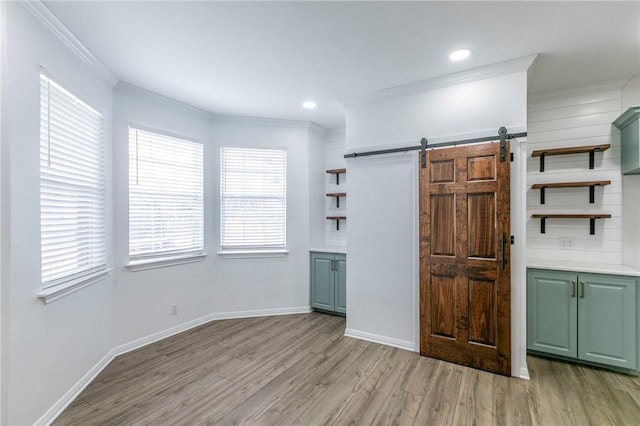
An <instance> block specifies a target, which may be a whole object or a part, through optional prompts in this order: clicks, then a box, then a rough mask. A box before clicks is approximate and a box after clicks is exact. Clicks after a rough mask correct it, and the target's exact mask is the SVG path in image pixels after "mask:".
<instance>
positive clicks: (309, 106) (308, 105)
mask: <svg viewBox="0 0 640 426" xmlns="http://www.w3.org/2000/svg"><path fill="white" fill-rule="evenodd" d="M302 107H303V108H304V109H315V108H316V103H315V102H314V101H304V102H303V103H302Z"/></svg>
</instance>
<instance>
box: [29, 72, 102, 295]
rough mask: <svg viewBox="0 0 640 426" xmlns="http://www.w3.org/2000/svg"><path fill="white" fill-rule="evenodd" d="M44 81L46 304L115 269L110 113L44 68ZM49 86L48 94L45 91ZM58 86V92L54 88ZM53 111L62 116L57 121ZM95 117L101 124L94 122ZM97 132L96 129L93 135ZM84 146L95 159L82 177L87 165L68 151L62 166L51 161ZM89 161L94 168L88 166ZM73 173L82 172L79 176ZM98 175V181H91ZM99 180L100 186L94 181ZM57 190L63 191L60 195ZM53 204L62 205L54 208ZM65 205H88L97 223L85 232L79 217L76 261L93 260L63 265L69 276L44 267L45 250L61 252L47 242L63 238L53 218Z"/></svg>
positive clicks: (41, 194) (43, 278) (42, 271)
mask: <svg viewBox="0 0 640 426" xmlns="http://www.w3.org/2000/svg"><path fill="white" fill-rule="evenodd" d="M39 84H40V110H39V113H40V117H39V124H40V132H39V151H40V152H39V158H38V162H39V173H38V182H39V216H40V234H39V235H40V244H39V245H40V280H41V290H40V292H38V294H37V295H38V297H41V298H43V299H44V301H45V303H48V302H49V301H51V300H55V299H57V298H59V297H62V296H63V295H66V294H68V293H70V292H73V291H75V290H76V289H79V288H82V287H85V286H87V285H89V284H92V283H94V282H97V281H99V280H100V279H101V278H102V277H103V276H105V275H106V274H107V273H108V272H109V271H111V268H109V267H108V266H107V262H108V256H107V252H108V250H107V244H108V237H107V231H108V229H107V228H108V227H107V209H106V207H107V206H106V205H107V173H108V171H107V157H106V127H107V119H106V117H105V114H103V113H101V112H100V111H98V109H96V108H94V107H93V106H91V105H90V104H89V103H87V102H85V101H84V100H83V99H82V98H81V97H79V96H77V95H75V94H74V93H73V92H72V91H70V90H68V89H67V88H66V87H65V86H63V85H62V84H60V83H58V81H57V80H55V79H53V78H51V77H50V76H49V75H48V74H47V73H45V72H43V71H42V70H41V72H40V75H39ZM45 85H46V94H45V91H44V88H45ZM52 88H53V89H54V90H55V92H52ZM52 100H53V101H56V100H57V101H59V102H58V103H57V104H56V105H55V106H54V109H52ZM45 107H46V111H45V109H44V108H45ZM74 108H75V109H76V111H75V112H74V111H73V109H74ZM53 113H55V114H56V115H58V114H59V115H60V116H59V117H56V118H55V119H52V114H53ZM88 117H89V118H88ZM45 120H46V123H45ZM61 120H62V121H61ZM94 120H95V122H93V121H94ZM62 123H64V124H62ZM70 123H72V124H70ZM78 123H81V125H82V126H88V128H90V129H91V130H89V131H87V128H83V130H78V126H77V124H78ZM92 126H94V127H95V129H93V128H92ZM52 127H56V130H54V131H52V130H53V129H52ZM94 130H95V133H92V131H94ZM80 133H83V134H84V135H88V136H87V137H86V138H85V137H84V135H83V136H79V134H80ZM54 140H55V142H54ZM56 145H57V147H56ZM79 148H85V149H87V151H92V154H93V157H90V161H87V162H83V163H82V174H80V175H78V171H79V170H81V169H80V168H78V167H77V166H73V165H72V161H71V160H70V159H69V158H67V157H66V156H64V155H59V157H58V158H59V159H62V160H61V161H60V162H59V163H58V164H59V165H61V167H59V168H57V169H56V168H54V167H52V166H51V159H52V158H54V157H52V153H54V152H56V153H58V154H65V153H67V154H68V153H70V152H72V151H73V150H74V149H75V150H76V152H77V150H78V149H79ZM45 163H46V164H45ZM87 165H90V166H91V167H86V166H87ZM87 170H88V172H87ZM72 175H77V176H75V177H73V176H72ZM92 179H93V180H95V182H91V180H92ZM94 183H95V185H93V184H94ZM62 186H65V189H66V194H64V196H62V197H61V194H62V193H64V192H65V190H60V189H59V188H61V187H62ZM72 188H73V189H72ZM56 190H57V192H58V193H56ZM83 197H84V198H83ZM74 198H75V199H76V204H73V203H71V201H73V199H74ZM81 199H83V200H85V201H83V202H80V201H79V200H81ZM87 199H90V200H91V201H90V202H89V204H87V201H86V200H87ZM54 200H55V201H59V203H52V201H54ZM45 204H48V207H44V205H45ZM53 204H57V205H56V206H53ZM60 206H65V207H66V208H67V209H69V208H74V209H76V211H77V212H79V211H83V212H85V214H86V211H87V208H88V209H89V212H90V214H89V219H88V220H89V223H90V224H91V225H90V228H91V230H90V231H80V228H79V226H80V225H79V222H83V223H84V224H85V227H86V224H87V219H86V218H84V219H83V220H80V216H78V217H77V218H76V224H75V226H76V228H74V229H76V230H75V234H76V235H75V237H74V238H73V243H72V247H75V250H76V263H78V262H79V260H80V259H82V258H83V257H84V258H85V259H89V260H88V261H87V264H86V267H76V268H73V269H71V268H69V269H68V270H67V271H65V270H64V269H63V270H62V272H61V273H64V274H62V275H61V273H58V274H54V273H53V272H51V269H53V268H45V267H44V261H45V253H47V254H48V255H49V256H50V255H51V254H55V252H56V250H59V249H51V248H49V249H45V244H47V245H52V244H53V243H52V242H51V239H52V238H54V239H55V238H58V239H59V238H63V237H61V236H60V234H59V232H60V230H57V231H56V230H55V229H52V228H55V227H56V225H55V224H54V223H53V222H55V220H54V219H52V217H55V218H56V219H57V220H60V218H61V217H64V215H62V212H61V211H60V208H61V207H60ZM87 206H88V207H87ZM78 214H79V213H78ZM61 215H62V216H61ZM46 216H50V217H49V219H50V220H49V221H46V220H45V217H46ZM68 219H69V218H67V220H68ZM95 225H97V226H95ZM56 234H57V235H56ZM66 238H68V236H67V237H66ZM87 240H88V243H87V242H86V241H87ZM45 241H47V242H45ZM83 241H84V242H85V244H84V245H83V244H82V243H83ZM45 271H48V272H45ZM47 275H52V277H50V278H47V277H46V276H47Z"/></svg>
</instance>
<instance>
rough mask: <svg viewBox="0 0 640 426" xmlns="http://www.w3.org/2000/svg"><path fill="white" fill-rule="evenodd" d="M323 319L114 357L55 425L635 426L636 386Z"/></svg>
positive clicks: (264, 325)
mask: <svg viewBox="0 0 640 426" xmlns="http://www.w3.org/2000/svg"><path fill="white" fill-rule="evenodd" d="M344 325H345V319H344V318H341V317H336V316H332V315H325V314H321V313H315V312H314V313H310V314H303V315H288V316H280V317H264V318H247V319H234V320H224V321H214V322H211V323H209V324H206V325H203V326H200V327H197V328H195V329H193V330H190V331H187V332H184V333H181V334H178V335H176V336H173V337H170V338H167V339H164V340H162V341H159V342H156V343H154V344H151V345H148V346H146V347H144V348H141V349H138V350H136V351H133V352H130V353H128V354H126V355H122V356H120V357H118V358H116V359H115V360H114V361H113V362H112V363H111V364H109V365H108V366H107V368H105V370H103V371H102V372H101V373H100V374H99V375H98V377H96V379H95V380H94V381H93V382H92V383H91V384H90V385H89V386H88V387H87V388H86V389H85V390H84V391H83V392H82V393H81V394H80V396H79V397H78V398H76V400H75V401H74V402H73V403H72V404H71V405H70V406H69V407H68V408H67V409H66V410H65V411H64V412H63V413H62V414H61V415H60V417H59V418H58V419H57V420H56V422H55V423H54V424H55V425H94V424H101V425H102V424H105V425H116V424H117V425H144V424H149V425H176V424H177V425H204V424H216V425H228V424H229V425H230V424H246V425H267V426H268V425H274V426H276V425H277V426H280V425H334V424H335V425H338V424H340V425H342V424H355V425H373V424H376V425H412V424H415V425H428V424H432V425H460V424H478V425H505V424H522V425H560V424H561V425H583V424H598V425H600V424H602V425H604V424H607V425H613V424H616V425H632V424H638V418H639V417H638V413H640V378H638V377H635V376H628V375H624V374H619V373H614V372H610V371H604V370H598V369H595V368H591V367H587V366H582V365H574V364H568V363H564V362H561V361H554V360H548V359H545V358H538V357H528V359H527V361H528V365H529V371H530V374H531V381H526V380H521V379H516V378H509V377H504V376H500V375H496V374H491V373H487V372H484V371H479V370H475V369H472V368H468V367H464V366H461V365H457V364H451V363H448V362H444V361H439V360H436V359H433V358H426V357H421V356H419V355H418V354H417V353H414V352H409V351H404V350H401V349H396V348H392V347H388V346H383V345H379V344H376V343H369V342H366V341H362V340H357V339H352V338H348V337H344V336H343V334H344Z"/></svg>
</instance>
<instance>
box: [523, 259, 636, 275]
mask: <svg viewBox="0 0 640 426" xmlns="http://www.w3.org/2000/svg"><path fill="white" fill-rule="evenodd" d="M527 268H537V269H554V270H559V271H575V272H586V273H589V272H591V273H594V274H611V275H626V276H632V277H640V271H638V270H637V269H633V268H630V267H628V266H624V265H612V264H610V263H594V262H576V261H571V260H547V259H527Z"/></svg>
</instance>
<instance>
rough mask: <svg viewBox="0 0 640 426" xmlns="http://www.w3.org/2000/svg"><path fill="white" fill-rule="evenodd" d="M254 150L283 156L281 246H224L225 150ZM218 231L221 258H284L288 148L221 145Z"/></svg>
mask: <svg viewBox="0 0 640 426" xmlns="http://www.w3.org/2000/svg"><path fill="white" fill-rule="evenodd" d="M227 149H231V150H240V151H247V150H255V151H279V152H281V153H282V155H283V163H282V166H281V167H282V168H283V183H282V197H281V198H282V199H283V200H284V207H283V214H284V219H283V225H282V226H283V236H282V237H283V244H282V245H277V246H276V245H273V246H267V245H264V246H259V245H250V244H246V245H236V246H225V245H224V240H223V236H224V234H225V230H224V217H225V214H224V211H223V209H224V206H225V202H224V197H225V191H224V187H223V186H224V183H225V181H226V177H225V176H223V173H224V172H225V166H224V162H225V154H224V152H225V150H227ZM219 155H220V158H219V166H220V170H219V191H220V193H219V203H220V205H219V215H220V216H219V227H220V228H219V229H220V239H219V251H218V255H220V256H221V257H235V258H263V257H282V256H286V255H287V254H288V253H289V249H288V247H289V246H288V242H289V240H288V237H289V232H288V220H289V214H288V213H289V212H288V198H289V197H288V195H289V194H288V189H289V185H288V184H289V181H288V169H289V153H288V148H287V147H283V146H249V145H241V146H231V145H222V146H220V149H219Z"/></svg>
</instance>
